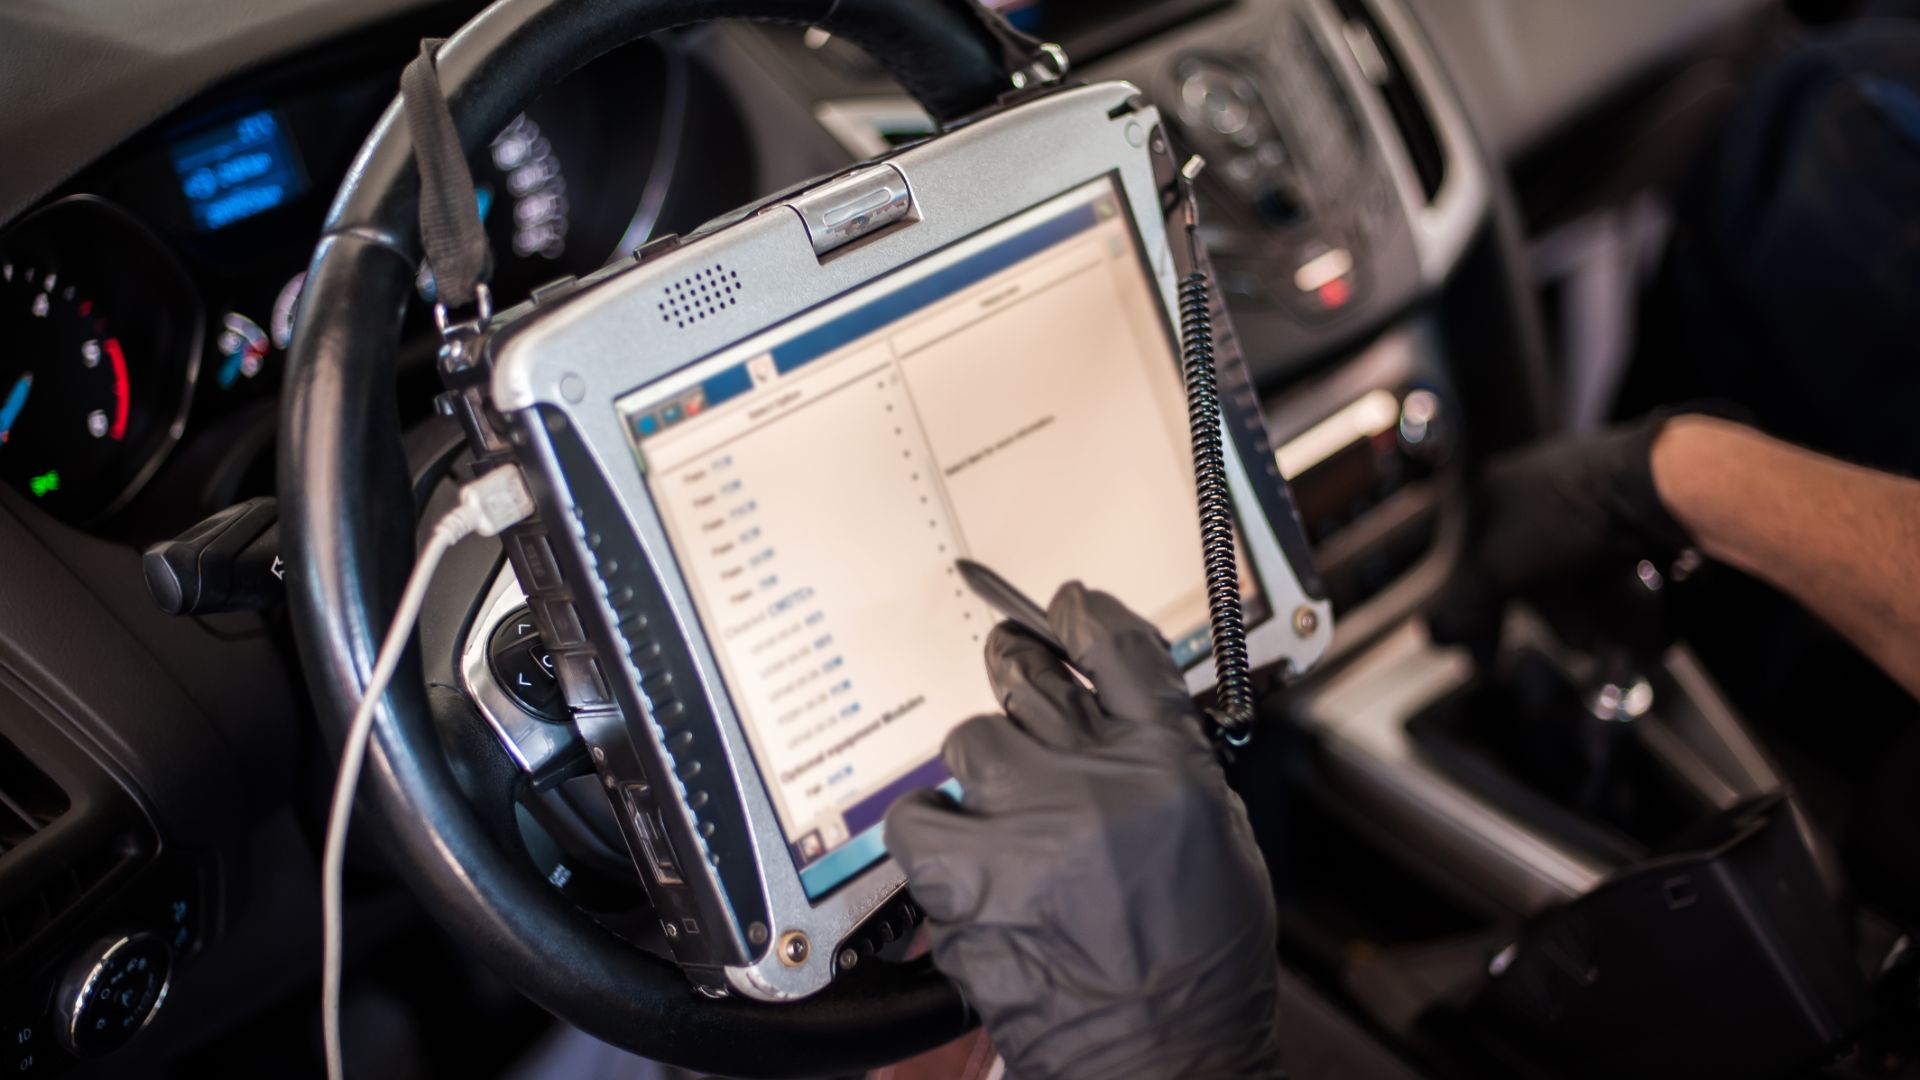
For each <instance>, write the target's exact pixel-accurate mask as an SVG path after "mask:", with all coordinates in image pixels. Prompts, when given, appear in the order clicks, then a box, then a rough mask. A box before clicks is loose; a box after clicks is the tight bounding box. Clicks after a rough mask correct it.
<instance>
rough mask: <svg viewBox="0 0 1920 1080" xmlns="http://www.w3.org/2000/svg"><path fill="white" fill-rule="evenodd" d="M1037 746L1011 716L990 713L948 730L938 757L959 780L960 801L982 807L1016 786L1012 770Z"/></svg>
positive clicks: (1037, 749)
mask: <svg viewBox="0 0 1920 1080" xmlns="http://www.w3.org/2000/svg"><path fill="white" fill-rule="evenodd" d="M1039 749H1040V746H1039V744H1037V743H1035V742H1034V741H1033V739H1032V738H1030V737H1029V736H1028V735H1027V734H1026V733H1025V732H1023V731H1022V730H1021V729H1020V727H1019V726H1018V725H1016V724H1015V723H1014V722H1013V721H1012V720H1010V719H1008V718H1007V717H1005V716H1003V715H1001V714H999V713H990V714H987V715H985V716H976V717H974V718H972V719H971V720H967V721H965V722H963V723H961V724H960V726H959V727H956V728H954V729H953V730H952V731H950V732H948V733H947V738H946V741H944V742H942V743H941V744H940V760H941V762H942V763H943V764H945V765H946V767H947V771H948V772H949V773H951V774H953V778H954V779H955V780H958V781H960V787H961V789H962V792H963V794H962V795H961V801H962V805H964V806H965V807H966V808H967V809H968V810H983V809H987V808H990V807H991V806H992V805H993V804H994V803H995V802H997V801H998V800H999V799H1000V797H1001V795H1002V793H1003V792H1006V791H1008V790H1011V789H1013V788H1014V787H1015V786H1016V784H1015V781H1014V772H1015V770H1016V769H1017V768H1018V767H1019V764H1020V761H1021V759H1022V758H1023V757H1025V756H1026V755H1028V754H1030V753H1034V752H1038V751H1039Z"/></svg>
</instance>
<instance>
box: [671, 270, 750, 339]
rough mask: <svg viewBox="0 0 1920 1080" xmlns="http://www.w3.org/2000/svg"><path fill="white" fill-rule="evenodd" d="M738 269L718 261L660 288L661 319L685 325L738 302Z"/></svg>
mask: <svg viewBox="0 0 1920 1080" xmlns="http://www.w3.org/2000/svg"><path fill="white" fill-rule="evenodd" d="M745 288H746V287H745V286H743V285H741V284H740V271H738V270H729V269H727V268H726V267H724V266H721V265H720V264H718V263H715V264H714V265H712V266H709V267H707V268H706V269H705V270H702V271H700V272H698V273H694V274H688V275H687V276H686V277H683V278H681V279H680V280H678V281H676V282H674V283H673V284H671V285H668V286H667V287H666V288H664V289H661V290H660V321H661V322H663V323H672V324H673V325H674V326H676V327H678V328H680V329H683V330H684V329H686V328H687V327H689V326H692V325H693V324H694V323H697V322H705V321H706V320H707V318H708V317H710V316H713V315H718V314H720V312H721V311H722V310H724V309H726V308H730V307H733V306H734V305H736V304H738V303H739V302H740V294H741V293H742V292H744V291H745Z"/></svg>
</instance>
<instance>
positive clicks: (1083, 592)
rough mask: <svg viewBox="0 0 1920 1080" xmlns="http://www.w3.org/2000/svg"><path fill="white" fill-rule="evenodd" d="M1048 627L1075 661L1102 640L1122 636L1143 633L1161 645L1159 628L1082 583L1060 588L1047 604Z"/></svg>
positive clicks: (1114, 598) (1067, 584)
mask: <svg viewBox="0 0 1920 1080" xmlns="http://www.w3.org/2000/svg"><path fill="white" fill-rule="evenodd" d="M1047 625H1048V626H1051V627H1052V628H1053V632H1054V635H1055V636H1056V637H1058V638H1059V639H1060V643H1061V644H1062V645H1065V646H1066V647H1067V651H1068V652H1069V653H1071V654H1073V656H1074V658H1075V660H1076V661H1077V660H1078V659H1079V658H1080V657H1083V656H1085V655H1086V654H1087V653H1088V652H1089V651H1090V650H1091V649H1092V648H1093V647H1094V646H1095V645H1096V644H1098V643H1099V642H1101V641H1105V640H1109V639H1111V638H1116V637H1119V636H1121V635H1123V634H1130V633H1139V634H1146V635H1148V636H1149V637H1151V638H1152V639H1153V640H1154V641H1158V642H1160V644H1162V645H1163V646H1164V645H1165V644H1166V639H1165V638H1163V637H1161V636H1160V628H1159V627H1157V626H1155V625H1153V624H1152V623H1150V622H1148V621H1147V620H1146V619H1144V618H1142V617H1141V616H1140V615H1139V614H1137V613H1136V612H1135V611H1134V610H1133V609H1132V608H1129V607H1128V606H1127V605H1125V604H1123V603H1121V602H1120V600H1119V598H1118V597H1115V596H1114V595H1113V594H1111V593H1105V592H1101V591H1100V590H1098V589H1089V588H1087V587H1086V585H1084V584H1083V583H1081V582H1078V581H1069V582H1067V583H1066V584H1065V585H1062V586H1060V588H1059V590H1058V591H1057V592H1055V593H1054V594H1053V600H1052V602H1050V603H1049V604H1048V605H1047Z"/></svg>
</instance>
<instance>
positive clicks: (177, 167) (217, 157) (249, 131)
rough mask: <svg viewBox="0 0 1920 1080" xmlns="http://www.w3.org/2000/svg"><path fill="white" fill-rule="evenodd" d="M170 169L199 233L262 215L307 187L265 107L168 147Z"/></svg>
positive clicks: (284, 135) (275, 120)
mask: <svg viewBox="0 0 1920 1080" xmlns="http://www.w3.org/2000/svg"><path fill="white" fill-rule="evenodd" d="M173 171H174V172H175V173H176V174H178V176H179V177H180V193H181V194H183V195H185V196H186V197H187V208H188V209H189V210H191V211H192V212H193V223H194V224H195V225H196V226H198V227H199V228H200V231H202V232H212V231H213V230H215V229H220V228H225V227H226V226H228V225H231V224H233V223H234V222H236V221H240V220H242V219H245V218H250V217H252V216H253V215H255V214H259V213H264V212H265V211H268V210H271V209H273V208H274V207H276V206H279V205H281V204H282V203H285V202H287V201H288V200H289V199H293V198H296V197H298V196H299V195H300V194H301V193H302V192H304V191H305V190H306V189H307V180H306V175H305V173H304V172H303V171H302V170H301V168H300V159H299V157H298V156H297V155H296V154H295V153H294V150H293V142H292V141H291V140H290V139H288V138H287V131H286V126H285V125H283V124H282V123H281V122H280V118H279V116H277V115H275V114H274V113H273V111H272V110H270V109H262V110H260V111H259V112H256V113H249V114H247V115H246V116H242V117H240V118H239V119H237V120H230V121H228V122H226V123H223V124H219V125H217V126H215V127H213V128H210V129H208V130H206V131H202V132H200V133H199V134H197V135H191V136H188V137H187V138H184V139H181V140H180V141H179V142H177V143H175V144H173Z"/></svg>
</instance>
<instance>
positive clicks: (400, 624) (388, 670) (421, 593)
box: [320, 465, 533, 1080]
mask: <svg viewBox="0 0 1920 1080" xmlns="http://www.w3.org/2000/svg"><path fill="white" fill-rule="evenodd" d="M532 514H533V496H532V495H531V494H529V493H528V491H527V485H526V480H525V478H524V477H522V475H521V473H520V470H519V469H518V468H517V467H514V466H511V465H509V466H505V467H503V468H498V469H495V470H493V471H492V472H489V473H487V474H486V475H485V476H482V477H481V478H480V479H478V480H475V481H474V482H473V483H471V484H467V485H466V486H464V487H462V488H461V489H460V505H459V506H457V507H455V508H454V509H452V510H450V511H448V512H447V515H446V516H445V517H443V518H441V519H440V520H439V521H438V522H436V523H435V524H434V526H433V532H432V533H431V534H429V535H428V537H427V542H426V544H425V546H423V547H422V548H421V549H420V556H419V558H418V559H417V560H415V562H414V565H413V574H412V576H411V577H409V578H408V579H407V588H406V591H405V592H403V593H402V594H401V597H400V607H399V610H397V611H395V612H394V613H393V622H392V624H391V625H389V626H388V627H387V636H386V639H385V640H384V641H382V642H381V643H380V655H379V656H378V657H377V658H376V659H375V660H374V664H373V674H372V675H371V676H369V677H368V679H367V690H366V695H365V696H364V697H362V698H361V700H360V707H359V708H358V709H356V710H355V711H354V714H353V722H352V723H351V724H349V725H348V726H347V741H346V745H345V746H344V747H342V748H341V751H340V775H339V778H338V779H336V780H335V781H334V785H333V806H332V809H331V810H329V811H328V813H327V845H326V855H325V858H324V862H323V864H322V868H321V875H320V876H321V884H320V888H321V894H320V917H321V923H322V937H323V948H324V955H323V958H322V961H321V963H322V967H321V974H320V1010H321V1013H320V1026H321V1030H322V1033H323V1035H324V1037H325V1040H326V1053H327V1076H328V1080H345V1076H346V1065H345V1061H344V1059H343V1058H342V1056H341V1053H340V953H341V939H342V928H341V915H340V907H341V902H340V896H341V884H340V881H341V877H342V876H343V870H344V867H345V865H346V855H347V824H348V821H349V820H350V819H351V818H352V816H353V795H354V792H355V791H356V790H357V789H358V788H359V786H360V763H361V762H362V761H363V760H364V759H365V758H366V755H367V740H368V738H369V736H370V735H371V734H372V732H373V714H374V709H375V707H376V706H377V705H378V704H379V702H380V699H381V698H382V697H383V696H385V694H386V692H387V684H388V683H389V682H391V681H392V680H393V671H394V669H395V668H397V667H399V666H400V657H401V655H402V654H403V653H405V652H406V651H407V642H409V641H411V640H412V639H413V624H414V623H415V622H416V621H418V620H419V618H420V607H421V605H422V604H423V603H425V602H426V598H427V586H428V584H429V583H430V582H432V580H433V572H434V570H435V569H436V568H438V567H439V565H440V560H441V559H442V558H444V557H445V556H446V554H447V552H448V551H449V550H451V549H452V548H453V545H455V544H457V543H459V542H460V541H462V540H464V539H466V538H467V537H468V536H471V535H473V534H474V533H479V534H480V535H481V536H494V535H497V534H498V533H499V532H500V531H501V530H502V529H505V528H507V527H509V526H511V525H514V524H517V523H518V522H520V521H523V520H525V519H526V518H528V517H530V516H532Z"/></svg>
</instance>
